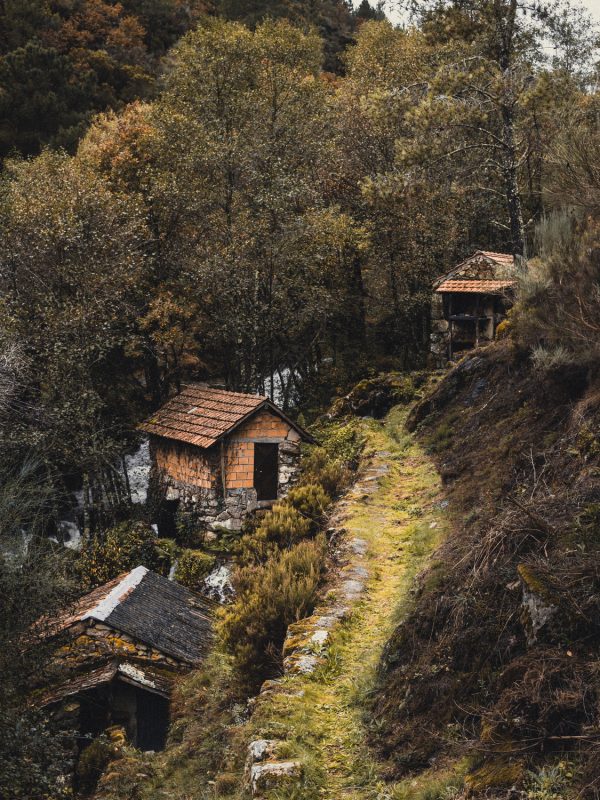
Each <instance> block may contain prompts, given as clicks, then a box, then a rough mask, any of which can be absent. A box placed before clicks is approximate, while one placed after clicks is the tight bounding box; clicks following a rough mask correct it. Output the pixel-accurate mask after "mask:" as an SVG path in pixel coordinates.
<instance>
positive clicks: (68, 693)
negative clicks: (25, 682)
mask: <svg viewBox="0 0 600 800" xmlns="http://www.w3.org/2000/svg"><path fill="white" fill-rule="evenodd" d="M115 677H116V678H118V679H119V680H121V681H124V682H125V683H130V684H132V685H133V686H137V687H138V688H140V689H145V690H146V691H148V692H152V693H153V694H159V695H161V697H168V696H169V695H170V693H171V689H172V686H173V679H174V675H172V674H168V673H167V672H166V671H165V670H164V669H160V668H158V667H154V666H153V665H152V664H140V663H139V662H136V663H130V662H128V661H125V662H122V663H119V662H118V661H116V660H115V661H110V662H109V663H108V664H104V665H102V666H101V667H98V668H97V669H93V670H90V671H89V672H84V673H82V674H78V675H75V676H73V677H71V678H69V679H68V680H66V681H63V682H62V683H60V684H58V685H57V686H53V687H52V688H50V689H47V690H46V691H44V692H42V693H35V694H34V695H32V697H31V698H30V702H31V704H32V705H35V706H38V707H40V708H43V707H44V706H48V705H51V704H52V703H56V702H58V701H59V700H62V699H63V698H65V697H72V696H73V695H76V694H80V693H81V692H85V691H87V690H88V689H94V688H95V687H96V686H102V685H103V684H105V683H110V682H111V681H112V680H113V679H114V678H115Z"/></svg>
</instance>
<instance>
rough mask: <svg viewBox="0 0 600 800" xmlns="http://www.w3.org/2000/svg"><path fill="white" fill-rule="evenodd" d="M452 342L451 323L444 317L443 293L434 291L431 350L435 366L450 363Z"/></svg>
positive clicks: (443, 365) (432, 299)
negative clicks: (449, 353)
mask: <svg viewBox="0 0 600 800" xmlns="http://www.w3.org/2000/svg"><path fill="white" fill-rule="evenodd" d="M449 343H450V324H449V322H448V320H447V319H444V302H443V299H442V295H441V294H437V293H434V295H433V297H432V298H431V334H430V338H429V350H430V352H431V361H432V362H433V366H434V367H445V366H446V364H447V363H448V346H449Z"/></svg>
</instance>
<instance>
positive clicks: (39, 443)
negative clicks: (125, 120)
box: [0, 152, 148, 505]
mask: <svg viewBox="0 0 600 800" xmlns="http://www.w3.org/2000/svg"><path fill="white" fill-rule="evenodd" d="M2 188H3V198H2V203H1V205H0V230H1V231H2V239H3V243H4V245H3V248H2V253H1V254H0V285H1V287H2V308H3V315H2V328H3V331H4V334H5V336H7V337H9V338H12V339H16V340H17V341H20V342H21V343H22V346H23V349H24V355H25V356H26V358H27V361H28V363H29V365H30V366H29V368H28V371H27V375H26V377H24V378H23V380H22V387H21V389H20V395H19V396H20V400H21V403H22V404H23V405H22V408H23V409H26V413H20V414H18V415H15V416H14V417H13V418H12V419H11V424H10V425H7V426H3V429H2V436H3V439H4V444H5V446H6V445H7V444H10V443H12V444H15V445H20V446H22V447H34V448H35V450H36V451H37V452H38V454H39V456H40V458H41V459H42V460H44V461H45V462H47V463H49V464H50V465H54V466H55V467H59V468H61V469H62V470H63V471H64V472H71V473H73V474H74V475H75V476H79V477H81V476H82V475H83V476H85V478H86V480H85V484H86V491H87V496H86V497H85V498H84V499H85V500H87V501H88V505H89V502H91V500H90V498H91V495H92V494H94V496H95V499H96V500H99V498H103V499H104V498H107V499H108V500H109V501H111V502H114V503H118V502H119V500H120V499H121V497H120V488H119V485H118V481H117V478H116V475H115V473H114V469H113V465H114V460H115V458H116V456H117V455H118V454H120V452H121V451H122V447H123V444H124V442H125V441H126V439H127V436H128V431H130V430H131V428H132V416H133V415H134V411H135V406H134V405H133V406H132V403H133V402H134V400H135V395H134V390H135V387H133V386H132V375H131V372H132V369H131V367H132V365H131V363H130V362H129V361H128V359H127V354H126V347H127V343H128V342H129V340H130V337H131V335H132V331H133V322H134V320H135V317H136V293H137V292H139V291H140V290H142V288H143V281H144V267H145V248H146V242H147V238H148V235H147V231H146V228H145V226H144V222H143V219H142V217H141V215H140V213H139V211H138V209H137V208H136V205H135V203H134V202H132V201H129V200H127V199H126V198H123V197H119V196H116V195H114V194H113V193H111V192H110V190H109V188H108V186H107V185H106V184H105V183H104V182H103V181H102V180H101V179H100V178H99V177H98V176H96V175H94V174H93V173H92V172H91V171H90V170H88V169H86V168H85V167H83V166H82V165H81V164H79V163H78V162H76V161H75V160H73V159H70V158H69V157H68V156H65V155H61V154H53V153H50V152H45V153H43V154H42V155H41V156H39V157H38V158H37V159H35V160H32V161H28V162H14V163H11V164H9V170H8V174H7V176H6V177H5V178H4V181H3V187H2ZM40 365H43V368H41V366H40Z"/></svg>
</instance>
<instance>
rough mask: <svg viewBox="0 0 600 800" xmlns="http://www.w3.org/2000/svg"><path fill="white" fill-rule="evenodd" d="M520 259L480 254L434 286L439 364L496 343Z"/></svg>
mask: <svg viewBox="0 0 600 800" xmlns="http://www.w3.org/2000/svg"><path fill="white" fill-rule="evenodd" d="M516 271H517V267H516V261H515V256H512V255H508V254H507V253H491V252H487V251H484V250H478V251H477V252H476V253H474V254H473V255H472V256H470V257H469V258H467V259H466V260H465V261H462V262H461V263H460V264H458V266H456V267H455V268H454V269H453V270H452V271H451V272H449V273H447V274H446V275H443V276H442V277H440V278H438V280H437V281H436V282H435V285H434V294H433V300H432V311H431V347H430V349H431V354H432V359H433V361H434V363H435V364H436V366H440V367H441V366H444V365H445V364H446V363H447V362H448V361H451V360H452V359H454V358H456V357H457V356H460V355H462V354H463V353H464V352H466V351H467V350H470V349H472V348H474V347H479V346H480V345H482V344H486V343H488V342H490V341H492V340H493V339H494V337H495V335H496V329H497V327H498V325H499V323H500V322H501V321H502V320H503V319H505V317H506V312H507V311H508V309H509V308H510V306H511V305H512V303H513V299H514V292H515V288H516V285H517V280H516Z"/></svg>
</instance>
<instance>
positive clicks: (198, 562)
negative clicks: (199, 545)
mask: <svg viewBox="0 0 600 800" xmlns="http://www.w3.org/2000/svg"><path fill="white" fill-rule="evenodd" d="M215 563H216V558H215V557H214V556H211V555H209V554H208V553H203V552H202V550H184V551H183V553H182V554H181V555H180V556H179V560H178V561H177V567H176V569H175V580H176V581H177V583H180V584H181V585H182V586H185V587H186V588H187V589H191V590H192V591H194V592H199V591H201V590H202V588H203V586H204V579H205V578H206V576H207V575H208V573H209V572H210V571H211V570H212V569H213V567H214V566H215Z"/></svg>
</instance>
